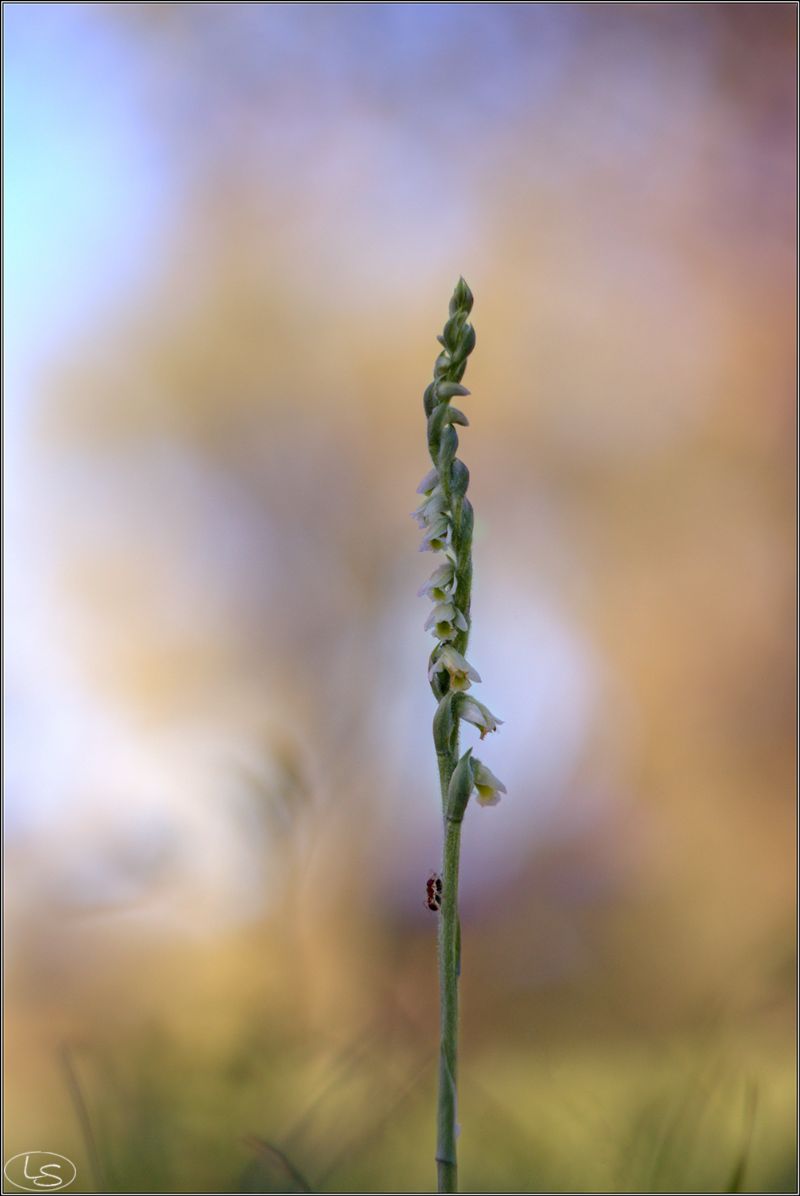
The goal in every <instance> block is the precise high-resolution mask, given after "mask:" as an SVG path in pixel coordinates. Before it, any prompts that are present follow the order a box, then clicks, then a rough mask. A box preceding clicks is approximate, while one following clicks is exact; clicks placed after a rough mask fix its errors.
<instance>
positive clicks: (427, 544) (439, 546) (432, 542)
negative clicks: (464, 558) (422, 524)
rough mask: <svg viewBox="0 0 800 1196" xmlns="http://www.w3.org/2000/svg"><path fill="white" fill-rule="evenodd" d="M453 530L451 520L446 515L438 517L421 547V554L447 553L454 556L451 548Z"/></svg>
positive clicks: (431, 525)
mask: <svg viewBox="0 0 800 1196" xmlns="http://www.w3.org/2000/svg"><path fill="white" fill-rule="evenodd" d="M451 530H452V529H451V527H450V520H449V519H448V518H447V517H446V516H445V515H437V516H436V518H435V519H434V521H433V523H431V524H430V525H429V527H428V530H427V532H426V533H425V536H424V538H423V541H422V543H421V544H420V546H419V550H420V552H447V553H448V555H449V556H454V555H455V553H454V552H453V549H452V548H451V546H450V535H451ZM448 550H449V552H448Z"/></svg>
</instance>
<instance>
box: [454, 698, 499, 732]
mask: <svg viewBox="0 0 800 1196" xmlns="http://www.w3.org/2000/svg"><path fill="white" fill-rule="evenodd" d="M458 713H459V715H460V717H461V718H463V719H465V720H466V721H467V722H468V723H472V725H473V727H477V728H478V730H479V731H480V733H481V739H483V738H484V737H485V736H486V735H488V734H489V732H490V731H496V730H497V728H498V727H501V726H502V725H503V720H502V719H501V718H497V717H496V716H495V715H494V714H492V712H491V710H489V709H488V707H486V706H484V704H483V702H479V701H478V700H477V698H464V699H463V700H462V701H461V704H460V705H459V708H458Z"/></svg>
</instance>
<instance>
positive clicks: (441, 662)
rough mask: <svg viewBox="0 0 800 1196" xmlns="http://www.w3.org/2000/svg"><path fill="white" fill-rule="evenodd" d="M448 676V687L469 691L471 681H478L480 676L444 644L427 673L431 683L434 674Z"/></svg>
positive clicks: (458, 654)
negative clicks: (445, 674)
mask: <svg viewBox="0 0 800 1196" xmlns="http://www.w3.org/2000/svg"><path fill="white" fill-rule="evenodd" d="M444 672H447V673H449V674H450V687H451V688H452V689H455V690H464V689H469V687H470V685H471V684H472V682H473V681H480V679H481V678H480V674H479V673H478V670H477V669H474V668H473V667H472V665H471V664H470V663H469V661H468V660H467V659H466V657H464V656H462V655H461V653H460V652H456V650H455V648H453V647H451V645H450V644H446V645H445V647H444V648H443V649H442V651H441V652H440V653H439V655H438V656H437V657H436V660H435V661H434V662H433V664H432V665H431V667H430V671H429V672H428V680H429V681H432V680H433V676H434V673H444Z"/></svg>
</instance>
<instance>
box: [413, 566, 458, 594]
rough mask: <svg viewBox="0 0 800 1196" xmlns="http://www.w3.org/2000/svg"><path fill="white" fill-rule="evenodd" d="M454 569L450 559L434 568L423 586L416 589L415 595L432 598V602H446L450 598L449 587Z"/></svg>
mask: <svg viewBox="0 0 800 1196" xmlns="http://www.w3.org/2000/svg"><path fill="white" fill-rule="evenodd" d="M454 575H455V569H454V567H453V564H452V562H451V561H446V562H445V563H444V564H443V565H440V566H439V568H438V569H435V570H434V572H433V573H432V574H431V576H430V577H429V578H428V580H427V581H426V582H425V585H424V586H421V587H420V588H419V589H418V590H417V597H418V598H422V597H424V596H426V595H427V597H429V598H431V599H433V601H434V602H447V601H448V600H449V598H450V590H449V587H450V585H451V584H452V582H453V577H454Z"/></svg>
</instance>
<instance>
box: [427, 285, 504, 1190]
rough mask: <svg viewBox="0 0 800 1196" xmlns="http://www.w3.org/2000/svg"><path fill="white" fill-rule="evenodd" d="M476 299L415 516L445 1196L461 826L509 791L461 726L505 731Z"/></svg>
mask: <svg viewBox="0 0 800 1196" xmlns="http://www.w3.org/2000/svg"><path fill="white" fill-rule="evenodd" d="M472 304H473V297H472V292H471V291H470V289H469V287H468V286H467V284H466V282H465V281H464V279H463V278H460V279H459V280H458V283H457V284H456V288H455V290H454V291H453V297H452V298H451V300H450V310H449V318H448V320H447V322H446V324H445V326H444V328H443V330H442V334H441V336H439V337H438V340H439V343H440V345H441V346H442V351H441V353H440V354H439V356H438V357H437V359H436V362H435V364H434V367H433V381H432V382H431V383H430V384H429V386H428V387H427V388H426V390H425V395H424V407H425V415H426V417H427V421H428V451H429V452H430V456H431V461H432V462H433V468H432V469H431V470H430V471H429V472H428V473H427V474H426V475H425V477H424V478H423V479H422V481H421V482H420V484H419V486H418V488H417V492H418V493H419V494H420V495H421V496H422V501H421V503H420V505H419V507H418V508H417V510H416V511H414V513H413V515H414V518H415V519H416V520H417V522H418V524H419V526H420V528H421V529H422V530H423V532H424V536H423V540H422V544H421V551H423V552H435V553H439V554H441V555H442V556H443V557H444V561H443V562H442V564H441V565H439V566H438V567H437V568H436V569H435V570H434V572H433V574H432V575H431V577H430V578H429V579H428V581H427V582H426V583H425V585H424V586H423V587H422V588H421V590H420V591H419V593H420V596H425V597H427V598H429V599H430V600H431V601H432V602H433V604H434V605H433V609H432V610H431V613H430V615H429V617H428V620H427V622H426V624H425V629H426V631H430V632H431V634H432V635H433V636H434V638H435V640H436V644H435V646H434V649H433V652H432V653H431V656H430V660H429V662H428V680H429V682H430V686H431V689H432V690H433V694H434V697H435V698H436V700H437V703H438V705H437V707H436V713H435V715H434V718H433V740H434V744H435V747H436V758H437V762H438V766H439V780H440V786H441V799H442V814H443V819H444V845H443V852H442V877H441V903H440V908H439V991H440V1024H441V1035H440V1052H439V1096H438V1105H437V1146H436V1161H437V1170H438V1190H439V1191H440V1192H455V1191H456V1190H457V1158H456V1136H457V1125H456V1076H457V1057H458V976H459V973H460V970H461V967H460V953H461V935H460V928H459V921H458V871H459V855H460V844H461V823H462V821H463V818H464V814H465V812H466V809H467V804H468V802H469V799H470V797H471V796H472V794H473V793H475V794H476V796H477V800H478V802H479V803H480V804H481V805H486V806H491V805H495V804H496V803H497V802H498V801H499V800H500V794H501V793H505V792H506V788H505V785H504V784H503V782H502V781H500V780H498V778H497V777H496V776H495V775H494V773H493V772H492V771H491V770H490V769H489V768H488V767H487V766H486V765H485V764H483V763H482V761H480V760H479V759H478V758H477V757H476V756H474V755H473V752H472V748H468V749H467V751H465V752H464V754H463V755H460V747H459V740H460V724H461V722H467V723H470V724H472V725H473V726H474V727H476V728H477V729H478V731H479V732H480V737H481V739H484V738H485V736H486V735H487V734H489V733H490V732H492V731H496V730H497V728H498V726H499V725H500V723H501V720H500V719H499V718H497V717H496V716H495V715H494V714H492V712H491V711H490V710H489V709H488V708H487V707H486V706H484V705H483V703H482V702H479V701H478V700H477V698H475V697H473V696H472V694H469V693H467V690H469V689H470V688H471V686H472V683H473V682H479V681H480V679H481V678H480V676H479V674H478V672H477V670H476V669H475V668H474V667H473V666H472V665H471V664H470V662H469V660H467V657H466V652H467V645H468V641H469V632H470V626H471V616H470V604H471V596H472V527H473V511H472V504H471V503H470V501H469V499H468V498H467V488H468V486H469V470H468V469H467V467H466V465H465V464H464V463H463V461H460V460H459V459H458V458H457V457H456V451H457V449H458V433H457V431H456V427H457V426H458V427H467V426H468V425H469V420H468V419H467V417H466V415H464V413H463V411H460V410H459V409H458V408H457V407H455V406H454V405H453V403H452V400H453V399H455V398H462V397H466V396H467V395H469V393H470V392H469V391H468V390H467V388H466V387H465V386H462V385H461V379H462V378H463V377H464V373H465V371H466V368H467V358H468V357H469V355H470V353H471V352H472V350H473V349H474V348H475V329H474V328H473V327H472V325H471V324H470V323H469V321H468V316H469V314H470V312H471V311H472Z"/></svg>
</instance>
